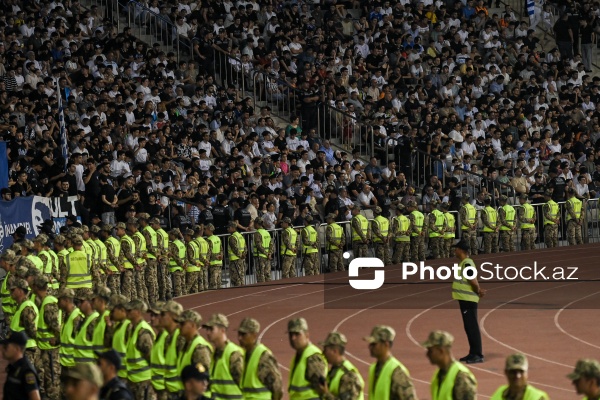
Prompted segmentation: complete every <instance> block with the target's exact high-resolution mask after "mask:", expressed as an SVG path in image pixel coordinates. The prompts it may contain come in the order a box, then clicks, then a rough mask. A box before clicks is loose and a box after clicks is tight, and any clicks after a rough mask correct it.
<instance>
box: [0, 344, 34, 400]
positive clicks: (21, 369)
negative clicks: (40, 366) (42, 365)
mask: <svg viewBox="0 0 600 400" xmlns="http://www.w3.org/2000/svg"><path fill="white" fill-rule="evenodd" d="M0 343H1V344H2V358H4V359H5V360H6V361H8V367H6V375H7V376H6V383H5V384H4V391H3V394H4V397H3V398H5V399H29V400H39V399H41V397H40V386H39V382H40V379H39V377H38V374H37V371H36V370H35V367H34V366H33V365H32V364H31V362H29V360H28V359H27V358H26V357H25V356H24V353H25V345H26V344H27V335H25V333H23V332H13V333H11V334H10V336H9V337H8V338H6V339H5V340H3V341H2V342H0Z"/></svg>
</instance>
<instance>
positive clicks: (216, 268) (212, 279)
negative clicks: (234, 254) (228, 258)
mask: <svg viewBox="0 0 600 400" xmlns="http://www.w3.org/2000/svg"><path fill="white" fill-rule="evenodd" d="M213 229H214V227H213ZM211 236H212V235H211ZM211 236H209V237H211ZM219 240H220V239H219ZM206 242H207V243H208V247H209V248H210V261H217V260H218V257H219V256H220V257H221V261H222V260H223V246H221V251H220V252H219V253H216V252H215V249H214V248H213V243H212V242H211V241H210V240H207V241H206ZM221 270H222V266H221V265H209V267H208V283H209V288H210V289H221Z"/></svg>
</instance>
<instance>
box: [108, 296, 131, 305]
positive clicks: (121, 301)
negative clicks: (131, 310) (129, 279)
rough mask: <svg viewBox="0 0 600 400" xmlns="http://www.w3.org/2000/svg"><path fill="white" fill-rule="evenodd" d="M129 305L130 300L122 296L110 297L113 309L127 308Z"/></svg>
mask: <svg viewBox="0 0 600 400" xmlns="http://www.w3.org/2000/svg"><path fill="white" fill-rule="evenodd" d="M127 303H129V299H128V298H127V297H126V296H123V295H122V294H113V295H112V296H111V297H110V306H111V307H112V308H115V307H121V308H125V305H126V304H127Z"/></svg>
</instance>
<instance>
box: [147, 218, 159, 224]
mask: <svg viewBox="0 0 600 400" xmlns="http://www.w3.org/2000/svg"><path fill="white" fill-rule="evenodd" d="M148 222H150V223H151V224H158V225H160V219H158V218H157V217H154V218H151V219H150V221H148Z"/></svg>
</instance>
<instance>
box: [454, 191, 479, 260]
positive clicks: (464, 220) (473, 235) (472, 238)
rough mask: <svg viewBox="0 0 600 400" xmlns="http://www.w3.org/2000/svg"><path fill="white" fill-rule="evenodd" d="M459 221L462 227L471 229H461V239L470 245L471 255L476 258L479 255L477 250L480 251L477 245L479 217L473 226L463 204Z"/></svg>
mask: <svg viewBox="0 0 600 400" xmlns="http://www.w3.org/2000/svg"><path fill="white" fill-rule="evenodd" d="M463 196H464V195H463ZM476 215H477V214H476ZM459 221H460V224H461V225H464V226H468V227H469V229H462V228H461V239H462V240H464V241H466V242H467V243H469V247H470V248H471V250H470V254H471V255H473V256H476V255H477V253H478V251H477V250H478V249H479V244H478V243H477V217H475V223H474V224H473V225H471V224H469V220H468V215H467V209H466V208H465V206H464V204H463V206H462V207H461V208H460V211H459ZM457 224H458V222H457Z"/></svg>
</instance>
